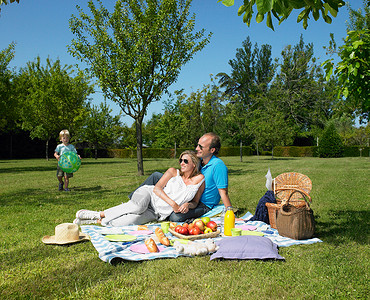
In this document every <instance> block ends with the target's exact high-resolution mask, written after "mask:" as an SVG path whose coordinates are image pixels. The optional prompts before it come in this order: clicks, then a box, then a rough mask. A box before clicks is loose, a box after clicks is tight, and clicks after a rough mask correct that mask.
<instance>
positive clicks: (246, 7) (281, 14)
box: [217, 0, 344, 30]
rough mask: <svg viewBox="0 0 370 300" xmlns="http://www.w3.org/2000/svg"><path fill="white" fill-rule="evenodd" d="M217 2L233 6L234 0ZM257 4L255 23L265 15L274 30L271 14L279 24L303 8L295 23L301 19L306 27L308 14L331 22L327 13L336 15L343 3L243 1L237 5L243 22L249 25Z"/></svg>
mask: <svg viewBox="0 0 370 300" xmlns="http://www.w3.org/2000/svg"><path fill="white" fill-rule="evenodd" d="M217 2H222V3H223V4H224V5H225V6H233V5H234V0H218V1H217ZM255 4H256V5H257V15H256V21H257V23H261V22H262V21H263V19H264V18H265V15H267V17H266V25H267V26H268V27H269V28H271V29H272V30H274V26H273V24H272V16H274V17H275V18H276V19H277V20H278V21H279V24H281V22H283V21H284V20H286V19H287V18H288V17H289V15H290V13H291V12H292V11H293V10H294V9H303V10H302V11H301V12H300V14H299V15H298V17H297V23H299V22H301V21H303V28H304V29H306V28H307V26H308V19H309V18H310V14H312V16H313V18H314V19H315V21H317V20H318V19H319V18H320V12H321V16H322V18H323V19H324V21H325V22H326V23H329V24H331V22H332V19H331V17H330V16H329V13H330V14H331V15H332V16H333V17H336V16H337V13H338V11H339V8H340V7H342V6H343V5H344V1H343V0H316V1H308V0H249V1H245V0H244V4H243V5H241V6H240V7H239V10H238V15H239V16H241V15H243V14H244V16H243V22H244V23H246V24H247V25H248V26H250V23H251V19H252V17H253V13H254V11H253V7H254V5H255Z"/></svg>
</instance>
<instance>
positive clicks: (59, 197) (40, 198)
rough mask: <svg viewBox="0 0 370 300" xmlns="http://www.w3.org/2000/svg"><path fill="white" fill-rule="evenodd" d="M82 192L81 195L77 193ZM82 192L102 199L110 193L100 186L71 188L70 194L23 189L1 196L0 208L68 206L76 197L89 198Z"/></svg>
mask: <svg viewBox="0 0 370 300" xmlns="http://www.w3.org/2000/svg"><path fill="white" fill-rule="evenodd" d="M79 192H82V193H79ZM83 192H93V193H94V197H103V195H104V194H106V193H110V192H111V191H110V190H106V189H103V188H102V187H101V186H100V185H98V186H93V187H72V188H71V192H64V191H58V190H52V191H45V190H42V189H38V188H34V189H24V190H18V191H17V192H12V193H9V194H3V195H2V196H1V201H0V207H1V206H8V205H11V206H22V207H26V206H37V205H40V204H45V203H47V204H55V205H60V204H66V205H67V204H69V203H71V201H75V198H76V197H79V198H86V197H90V195H91V194H90V193H86V194H83Z"/></svg>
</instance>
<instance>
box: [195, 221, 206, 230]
mask: <svg viewBox="0 0 370 300" xmlns="http://www.w3.org/2000/svg"><path fill="white" fill-rule="evenodd" d="M194 225H195V226H197V227H198V228H199V229H200V230H201V231H203V230H204V223H203V221H202V220H201V219H197V220H194Z"/></svg>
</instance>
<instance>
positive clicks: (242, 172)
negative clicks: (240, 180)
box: [228, 168, 257, 176]
mask: <svg viewBox="0 0 370 300" xmlns="http://www.w3.org/2000/svg"><path fill="white" fill-rule="evenodd" d="M228 171H229V175H236V176H239V175H246V174H253V173H256V172H257V171H256V170H243V169H232V168H229V169H228Z"/></svg>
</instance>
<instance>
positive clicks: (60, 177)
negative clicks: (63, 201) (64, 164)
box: [57, 166, 64, 184]
mask: <svg viewBox="0 0 370 300" xmlns="http://www.w3.org/2000/svg"><path fill="white" fill-rule="evenodd" d="M63 176H64V172H63V171H62V169H61V168H60V167H59V166H57V178H58V181H59V183H61V184H63Z"/></svg>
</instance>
